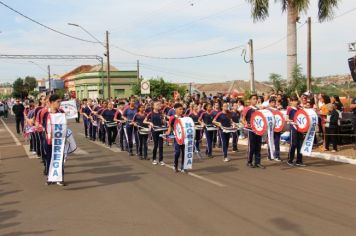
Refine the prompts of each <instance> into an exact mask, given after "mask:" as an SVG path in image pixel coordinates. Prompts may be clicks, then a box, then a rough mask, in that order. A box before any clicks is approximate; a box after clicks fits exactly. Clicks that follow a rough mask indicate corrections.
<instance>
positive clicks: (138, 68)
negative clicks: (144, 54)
mask: <svg viewBox="0 0 356 236" xmlns="http://www.w3.org/2000/svg"><path fill="white" fill-rule="evenodd" d="M137 84H138V85H140V61H139V60H137Z"/></svg>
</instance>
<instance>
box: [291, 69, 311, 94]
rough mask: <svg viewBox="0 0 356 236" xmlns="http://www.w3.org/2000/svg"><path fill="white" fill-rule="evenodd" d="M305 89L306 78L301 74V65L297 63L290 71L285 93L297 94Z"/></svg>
mask: <svg viewBox="0 0 356 236" xmlns="http://www.w3.org/2000/svg"><path fill="white" fill-rule="evenodd" d="M305 91H307V78H306V76H305V75H303V74H302V67H301V66H300V65H297V66H296V67H295V68H294V70H293V73H292V80H291V81H290V83H289V84H288V87H287V89H286V94H287V95H288V96H292V95H298V96H300V95H301V94H302V93H304V92H305Z"/></svg>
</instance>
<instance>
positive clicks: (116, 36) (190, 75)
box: [0, 0, 356, 83]
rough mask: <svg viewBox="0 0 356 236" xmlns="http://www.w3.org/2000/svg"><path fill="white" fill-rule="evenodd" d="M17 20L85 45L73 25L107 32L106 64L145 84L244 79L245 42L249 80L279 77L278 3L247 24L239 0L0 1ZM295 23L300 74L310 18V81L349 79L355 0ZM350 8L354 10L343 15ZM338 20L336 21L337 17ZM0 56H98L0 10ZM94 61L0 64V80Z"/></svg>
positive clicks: (247, 13)
mask: <svg viewBox="0 0 356 236" xmlns="http://www.w3.org/2000/svg"><path fill="white" fill-rule="evenodd" d="M1 1H2V2H4V3H6V4H7V5H10V6H11V7H12V8H14V9H16V10H18V11H20V12H22V13H23V14H25V15H27V16H29V17H31V18H33V19H35V20H37V21H39V22H41V23H42V24H45V25H47V26H50V27H52V28H54V29H56V30H58V31H61V32H64V33H66V34H69V35H72V36H75V37H79V38H84V39H87V40H93V39H92V38H91V37H90V36H89V35H88V34H86V33H85V32H84V31H82V30H81V29H80V28H78V27H74V26H69V25H68V23H75V24H78V25H81V26H82V27H84V28H85V29H86V30H87V31H89V32H90V33H91V34H93V35H94V36H95V37H96V38H98V39H99V40H100V41H104V40H105V31H106V30H108V31H109V32H110V37H109V41H110V51H111V52H110V54H111V55H110V56H111V62H112V63H111V64H112V65H114V66H115V67H117V68H118V69H119V70H136V61H137V60H139V61H140V74H141V75H142V76H143V77H145V78H151V77H163V78H164V79H166V80H168V81H171V82H185V83H189V82H194V83H210V82H225V81H229V80H237V79H239V80H248V79H249V78H250V71H249V70H250V67H249V65H248V64H246V63H245V62H244V60H243V57H242V56H241V55H242V51H243V49H247V48H248V47H247V43H248V40H249V39H253V42H254V49H255V52H254V53H255V79H256V80H258V81H266V80H268V77H269V75H270V74H271V73H278V74H281V75H282V76H283V77H286V43H287V42H286V39H285V36H286V23H287V15H286V13H282V11H281V5H280V4H279V3H278V1H277V3H275V1H272V0H271V1H270V14H269V17H268V18H267V19H266V20H265V21H262V22H254V21H253V20H252V18H251V7H250V5H249V4H248V3H247V1H246V0H219V1H216V0H130V1H127V0H100V1H99V0H85V1H84V0H75V1H73V0H28V1H23V0H22V1H20V0H11V1H10V0H1ZM310 2H311V4H310V8H309V10H308V12H303V13H301V15H300V22H301V23H299V24H298V26H297V27H298V28H299V29H298V63H299V64H301V66H302V68H303V71H304V72H305V71H306V61H307V50H306V49H307V25H306V24H304V23H305V22H306V20H307V17H308V16H310V17H312V21H313V24H312V75H313V76H314V77H318V76H326V75H335V74H348V73H350V71H349V68H348V65H347V59H348V58H349V57H351V56H353V55H354V54H355V53H351V52H349V51H348V43H350V42H355V41H356V35H355V31H354V30H353V29H356V1H355V0H341V1H340V4H339V7H338V8H337V9H335V16H336V17H335V18H334V19H333V20H330V21H328V22H324V23H319V22H318V20H317V11H318V10H317V1H316V0H311V1H310ZM352 9H355V10H354V11H351V12H349V13H348V14H344V13H345V12H348V11H350V10H352ZM343 14H344V15H343ZM0 32H1V33H0V54H52V55H53V54H71V55H72V54H73V55H83V54H85V55H99V56H103V53H104V50H105V49H104V47H103V46H102V45H100V44H95V43H87V42H82V41H78V40H74V39H71V38H68V37H65V36H62V35H60V34H57V33H55V32H52V31H49V30H48V29H46V28H43V27H42V26H39V25H37V24H35V23H33V22H31V21H29V20H27V19H26V18H24V17H22V16H20V15H18V14H16V13H14V12H12V11H10V10H9V9H7V8H5V7H4V6H2V5H0ZM235 46H241V48H238V49H237V50H233V51H230V52H227V53H224V54H219V55H215V56H209V57H202V58H195V59H189V60H188V59H187V60H158V59H149V58H144V57H138V56H133V55H131V54H129V53H127V52H125V51H123V50H121V49H120V48H124V49H125V50H128V51H130V52H134V53H137V54H143V55H148V56H154V57H189V56H196V55H202V54H207V53H213V52H217V51H221V50H225V49H227V48H232V47H235ZM82 64H92V65H94V64H97V62H96V61H94V60H86V61H85V60H50V61H49V60H47V61H46V60H32V62H29V60H10V59H0V82H11V81H14V80H15V79H16V78H18V77H25V76H27V75H30V76H35V77H36V78H45V77H46V76H47V72H46V68H47V65H50V66H51V73H52V74H57V75H61V74H64V73H65V72H68V71H70V70H72V69H74V68H75V67H77V66H79V65H82Z"/></svg>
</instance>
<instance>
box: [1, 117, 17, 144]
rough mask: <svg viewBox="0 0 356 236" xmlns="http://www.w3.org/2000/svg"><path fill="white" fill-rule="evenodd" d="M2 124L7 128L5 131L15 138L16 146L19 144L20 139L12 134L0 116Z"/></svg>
mask: <svg viewBox="0 0 356 236" xmlns="http://www.w3.org/2000/svg"><path fill="white" fill-rule="evenodd" d="M0 120H1V122H2V124H3V125H4V127H5V129H6V130H7V132H9V133H10V135H11V137H12V138H13V139H14V140H15V143H16V146H21V143H20V141H19V140H18V138H17V137H16V136H15V135H14V133H12V131H11V130H10V129H9V127H8V126H7V124H6V123H5V122H4V120H3V119H2V118H1V119H0Z"/></svg>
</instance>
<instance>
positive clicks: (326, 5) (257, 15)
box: [247, 0, 340, 81]
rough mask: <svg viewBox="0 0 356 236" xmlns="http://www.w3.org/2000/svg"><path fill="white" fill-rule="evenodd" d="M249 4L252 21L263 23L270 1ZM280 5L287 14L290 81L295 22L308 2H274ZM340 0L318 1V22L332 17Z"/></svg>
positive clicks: (254, 0) (294, 57)
mask: <svg viewBox="0 0 356 236" xmlns="http://www.w3.org/2000/svg"><path fill="white" fill-rule="evenodd" d="M247 1H248V2H249V3H250V4H251V14H252V18H253V20H254V21H263V20H265V19H266V18H267V17H268V15H269V12H268V10H269V3H270V0H247ZM277 1H279V2H280V3H281V5H282V12H287V78H288V81H291V80H292V77H293V71H294V69H295V68H296V66H297V22H298V20H299V13H301V12H303V11H304V12H305V11H307V10H308V8H309V2H310V1H309V0H275V2H277ZM339 1H340V0H318V8H319V9H318V18H319V21H320V22H323V21H325V20H328V19H331V18H332V17H333V13H334V12H333V9H334V8H336V7H337V5H338V2H339Z"/></svg>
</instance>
